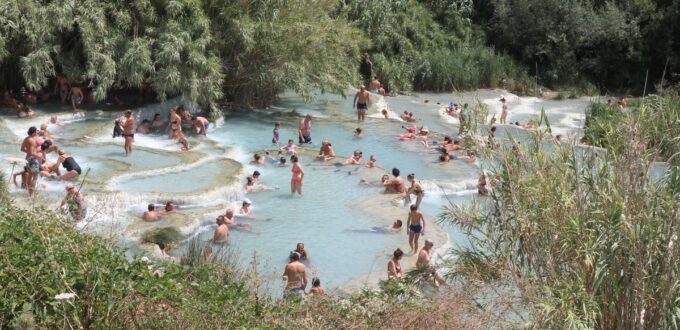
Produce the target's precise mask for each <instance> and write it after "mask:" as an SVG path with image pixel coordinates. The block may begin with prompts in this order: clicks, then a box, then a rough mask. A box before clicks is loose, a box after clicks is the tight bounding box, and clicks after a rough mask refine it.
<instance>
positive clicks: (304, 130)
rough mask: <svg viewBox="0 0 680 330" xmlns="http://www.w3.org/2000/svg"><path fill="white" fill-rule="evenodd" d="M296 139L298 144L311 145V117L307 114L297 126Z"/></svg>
mask: <svg viewBox="0 0 680 330" xmlns="http://www.w3.org/2000/svg"><path fill="white" fill-rule="evenodd" d="M298 139H299V142H300V144H303V143H312V116H311V115H309V114H308V115H306V116H305V118H303V119H302V120H300V125H299V126H298Z"/></svg>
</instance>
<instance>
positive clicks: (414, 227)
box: [406, 204, 425, 253]
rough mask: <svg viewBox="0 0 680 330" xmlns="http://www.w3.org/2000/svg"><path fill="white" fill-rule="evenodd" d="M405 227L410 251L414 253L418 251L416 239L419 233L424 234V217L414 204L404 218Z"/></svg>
mask: <svg viewBox="0 0 680 330" xmlns="http://www.w3.org/2000/svg"><path fill="white" fill-rule="evenodd" d="M406 229H407V230H406V234H407V235H408V245H409V246H410V247H411V252H413V253H416V252H418V239H419V238H420V235H425V218H424V217H423V214H422V213H420V212H419V211H418V207H417V206H416V205H415V204H413V205H411V212H409V214H408V220H406Z"/></svg>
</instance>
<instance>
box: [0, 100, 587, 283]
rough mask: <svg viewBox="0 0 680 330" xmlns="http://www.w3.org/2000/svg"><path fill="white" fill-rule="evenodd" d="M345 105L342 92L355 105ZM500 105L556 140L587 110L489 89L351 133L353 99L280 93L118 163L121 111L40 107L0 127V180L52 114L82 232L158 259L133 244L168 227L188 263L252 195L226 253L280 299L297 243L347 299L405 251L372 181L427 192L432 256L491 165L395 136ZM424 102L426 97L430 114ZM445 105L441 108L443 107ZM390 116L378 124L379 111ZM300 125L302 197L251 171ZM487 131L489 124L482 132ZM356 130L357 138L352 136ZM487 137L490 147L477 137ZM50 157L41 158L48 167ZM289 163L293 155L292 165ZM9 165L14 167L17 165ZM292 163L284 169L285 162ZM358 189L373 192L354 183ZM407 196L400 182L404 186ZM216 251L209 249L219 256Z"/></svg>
mask: <svg viewBox="0 0 680 330" xmlns="http://www.w3.org/2000/svg"><path fill="white" fill-rule="evenodd" d="M351 94H353V92H350V94H349V95H351ZM502 94H504V95H505V96H506V98H508V100H509V107H510V114H509V121H511V122H515V121H520V122H522V123H526V122H527V121H528V120H529V119H537V118H538V116H539V114H540V110H541V108H544V109H545V113H546V114H547V116H548V118H549V120H550V123H551V126H552V130H553V134H556V133H557V134H563V135H565V136H578V135H579V134H580V128H581V127H582V125H583V120H584V117H585V116H584V110H585V108H586V106H587V105H588V104H589V102H590V100H588V99H576V100H566V101H544V100H541V99H536V98H532V97H517V96H514V95H511V94H508V93H503V92H501V91H494V90H479V91H477V92H475V93H466V94H456V95H452V94H420V95H417V96H397V97H387V98H384V99H383V98H379V97H376V98H375V100H374V101H372V105H371V108H370V109H369V113H368V115H367V118H366V121H365V122H362V123H358V122H357V120H356V112H355V110H353V109H352V98H351V97H348V98H346V99H345V98H342V97H340V96H338V95H329V94H323V95H319V97H318V98H317V100H316V101H314V102H312V103H304V102H302V101H301V100H300V99H299V98H298V97H296V96H294V95H292V94H284V95H281V98H280V100H279V101H278V102H277V103H276V104H275V105H274V106H272V107H269V108H266V109H254V110H229V111H228V110H225V115H224V118H223V119H220V120H218V121H217V122H214V123H211V124H210V126H209V129H208V136H207V137H198V136H190V137H189V141H190V143H191V145H192V149H191V151H185V152H183V151H180V149H179V145H178V144H176V143H174V142H173V141H170V140H168V139H167V136H166V135H165V134H162V135H147V136H144V135H140V134H137V135H135V144H134V151H133V153H132V155H131V156H130V157H126V156H125V154H124V151H123V140H122V139H121V138H112V136H111V132H112V129H113V120H114V118H116V117H119V116H120V115H121V114H122V109H112V108H111V107H107V106H101V107H98V106H93V107H92V109H89V110H87V111H85V112H84V113H82V114H72V113H71V112H70V111H69V109H68V108H66V107H59V106H55V105H37V106H35V107H34V110H36V113H37V114H36V116H35V117H33V118H29V119H19V118H16V117H12V116H8V115H4V116H3V117H2V122H0V142H1V143H0V157H1V159H3V162H2V170H3V171H4V172H5V173H6V174H7V175H8V176H9V175H10V174H11V173H13V172H16V171H20V170H21V168H22V167H23V163H21V162H20V161H21V159H23V154H22V153H21V152H20V151H19V147H20V144H21V141H22V139H23V137H24V136H25V135H26V131H27V129H28V128H29V127H30V126H40V124H43V123H48V122H49V118H50V116H51V115H52V114H56V115H57V116H58V117H59V119H60V124H59V125H54V124H49V125H48V129H49V131H50V132H51V133H52V134H53V135H54V137H53V138H52V140H53V141H54V143H55V144H57V145H58V146H59V147H60V148H62V149H63V150H66V151H67V152H68V153H69V154H71V155H73V157H74V158H75V159H76V160H77V161H78V163H79V164H80V166H81V167H82V168H83V175H81V177H80V179H79V180H78V181H77V182H75V181H74V182H72V183H74V184H76V185H79V184H80V180H82V179H83V177H85V175H84V174H85V173H87V176H86V177H85V180H84V185H83V187H82V192H83V194H84V196H85V199H86V201H87V203H88V210H89V212H88V216H87V217H86V218H85V219H84V220H82V221H80V222H79V223H77V224H76V225H77V226H78V228H81V229H82V230H84V231H87V232H91V233H94V234H97V235H102V236H105V237H110V238H113V239H114V240H115V241H116V242H117V244H118V245H119V246H121V247H123V248H127V249H128V250H129V254H145V253H147V254H151V255H152V256H158V249H157V248H156V249H153V248H149V246H148V245H145V244H141V237H142V236H143V235H144V233H145V232H148V231H151V230H156V229H159V228H163V227H172V228H175V229H177V230H178V231H179V232H180V233H181V235H182V238H183V240H182V242H180V244H179V245H178V246H177V247H175V248H174V249H172V250H171V251H170V254H171V255H175V256H180V255H182V254H184V253H186V251H187V249H188V245H189V242H190V241H192V240H195V239H198V240H199V241H200V242H205V241H208V240H210V239H211V238H212V235H213V230H214V228H215V218H216V217H217V216H218V215H220V214H224V211H225V209H227V208H233V209H235V210H237V214H238V209H239V208H240V206H241V204H242V201H243V200H244V199H245V198H247V199H249V200H251V201H252V205H253V211H252V213H251V214H250V215H248V216H246V217H240V216H238V215H237V218H236V219H237V221H239V222H241V223H244V224H250V225H251V226H252V230H250V231H243V230H231V231H230V237H229V242H228V247H229V249H230V250H231V251H232V253H235V254H236V255H237V256H238V257H239V260H240V261H241V263H242V264H243V265H244V266H246V265H248V263H249V262H251V261H252V260H253V258H254V259H255V260H257V265H258V270H259V272H260V273H261V274H263V276H264V277H265V278H266V279H268V280H269V286H270V287H271V288H272V290H273V291H274V292H280V289H282V287H283V283H282V282H280V281H281V279H280V274H281V273H282V272H283V268H284V266H285V264H286V261H287V257H288V254H289V252H290V251H291V250H293V249H295V246H296V243H298V242H303V243H304V244H305V247H306V249H307V250H308V251H309V253H310V255H311V260H312V261H311V264H310V265H309V266H310V268H311V270H310V274H311V275H313V276H318V277H319V278H321V280H322V281H323V284H324V286H326V287H328V288H339V289H348V288H355V287H359V286H361V285H362V284H369V282H370V281H369V280H367V279H368V278H372V279H376V278H386V275H385V273H386V271H385V269H386V263H387V261H388V260H389V258H390V256H391V254H392V251H394V250H395V249H396V248H401V249H402V250H404V251H408V250H409V247H408V238H407V235H406V231H405V229H402V230H401V231H400V232H399V233H397V234H377V233H372V232H370V231H369V229H371V228H372V227H385V226H389V225H391V224H392V223H393V222H394V221H395V220H396V219H401V220H402V221H403V222H404V225H405V224H406V218H407V213H408V203H405V202H404V200H403V198H400V197H398V196H397V195H386V194H383V188H382V187H379V186H378V185H375V184H373V183H375V182H377V181H379V180H380V178H381V176H382V175H383V174H388V173H390V172H391V170H392V168H398V169H399V170H400V171H401V176H402V177H404V179H405V177H406V175H407V174H409V173H415V175H416V177H417V179H419V180H421V182H422V184H423V186H424V188H425V198H424V200H423V203H422V204H421V209H422V212H423V213H424V214H425V219H426V221H427V227H426V233H425V236H424V238H421V241H420V246H422V244H423V241H424V239H425V238H428V239H431V240H433V241H434V243H435V248H438V249H439V250H438V251H439V252H440V253H442V252H443V253H445V251H446V248H447V247H450V246H453V245H456V244H467V242H466V239H465V237H464V236H463V235H462V234H461V232H460V230H459V229H458V228H456V227H454V226H451V225H446V224H445V225H440V224H438V223H436V222H435V218H436V216H437V214H438V213H439V212H440V211H441V209H442V207H443V206H445V205H447V204H448V203H449V202H450V201H451V202H455V203H461V204H465V203H468V202H469V201H470V200H471V199H472V198H478V197H477V196H476V195H477V193H476V192H477V188H476V183H477V178H478V177H479V175H480V173H481V170H482V168H483V169H489V168H490V167H491V166H492V164H491V163H489V164H487V163H486V162H484V161H479V160H476V161H475V162H469V161H466V160H452V161H450V162H448V163H439V162H437V156H438V154H437V153H436V152H434V151H428V150H427V149H426V148H425V147H424V146H423V145H422V144H421V143H420V142H418V141H400V140H399V139H397V135H401V134H404V133H405V132H406V130H405V129H404V128H402V126H411V125H417V126H418V127H421V126H427V127H428V128H429V130H430V132H431V133H430V135H431V136H433V138H431V139H430V141H432V140H439V141H441V139H442V137H443V136H444V135H451V136H454V137H455V136H456V134H457V132H458V121H457V119H455V118H452V117H449V116H447V115H446V114H444V113H443V111H442V106H443V105H448V104H449V102H456V103H469V104H470V105H471V106H474V105H477V104H479V105H485V106H486V107H487V109H488V118H491V117H492V116H494V115H496V116H498V115H499V114H500V107H501V105H500V102H498V99H499V98H500V96H501V95H502ZM424 100H428V102H427V103H425V102H424ZM180 103H181V100H178V99H175V100H172V101H168V102H166V103H163V104H152V105H146V106H143V107H140V108H135V109H133V114H134V116H135V118H136V119H137V123H139V122H141V120H142V119H151V118H152V117H153V115H154V113H160V114H161V116H162V117H163V118H167V113H168V109H169V108H170V107H172V106H174V105H177V104H180ZM437 103H440V104H437ZM383 109H385V110H388V111H389V112H388V115H389V116H390V119H384V118H383V117H382V115H381V114H380V111H381V110H383ZM404 111H409V112H413V114H414V116H415V117H416V118H418V121H417V122H416V123H414V124H413V123H405V122H403V121H401V120H400V119H399V118H398V114H400V113H403V112H404ZM306 114H310V115H312V116H313V122H312V138H313V141H312V142H313V143H311V144H307V145H304V146H303V147H304V150H300V151H299V155H300V161H301V164H302V167H303V168H304V171H305V177H304V183H303V188H302V189H303V193H304V194H303V196H298V195H292V194H291V193H290V179H291V167H290V166H277V165H276V164H273V163H272V162H271V161H270V160H269V159H267V161H266V163H265V164H264V165H253V164H251V160H252V158H253V154H255V153H259V154H261V155H265V153H266V152H268V153H269V155H270V156H272V157H273V158H278V155H277V153H278V148H279V147H280V146H283V145H285V144H286V142H287V141H288V139H293V140H294V141H295V142H296V143H297V124H298V122H299V120H300V119H301V118H302V117H303V116H304V115H306ZM275 121H279V122H280V123H281V128H280V140H281V144H280V146H276V145H273V144H272V142H271V141H272V129H273V128H274V122H275ZM487 122H488V121H487ZM357 127H361V128H362V130H363V137H360V138H357V137H354V135H353V130H354V129H355V128H357ZM497 127H498V131H497V135H496V136H497V138H498V139H504V138H505V137H506V136H507V134H512V135H513V136H515V135H522V133H523V132H524V131H525V130H524V129H521V128H517V127H515V126H512V125H497ZM482 135H483V138H486V136H485V135H484V134H482ZM322 140H328V141H330V142H331V143H332V146H333V149H334V150H335V153H336V155H338V157H336V158H335V159H333V160H331V161H327V162H322V161H318V160H316V159H315V157H314V156H315V155H316V154H317V153H318V149H319V147H320V145H321V141H322ZM355 150H359V151H361V152H362V153H363V159H362V160H363V161H366V160H368V157H369V156H370V155H374V156H375V157H376V158H377V164H378V167H377V168H373V169H368V168H365V167H361V166H348V165H342V162H344V160H345V159H346V158H347V157H348V156H350V155H351V154H352V153H353V152H354V151H355ZM56 157H57V156H56V155H54V154H49V155H48V160H50V161H54V160H55V159H56ZM286 158H288V159H289V157H288V156H287V155H286ZM12 162H14V163H16V166H14V168H13V164H12ZM288 162H289V161H288ZM255 170H257V171H259V172H260V173H261V177H260V183H261V184H263V185H266V186H268V187H271V188H273V189H271V190H264V191H259V192H254V193H248V194H246V193H245V190H244V184H245V177H246V176H247V175H249V174H251V173H252V172H253V171H255ZM362 179H366V180H367V181H369V182H370V183H371V184H369V185H366V184H360V181H361V180H362ZM65 184H66V182H62V181H58V180H46V179H41V181H40V187H39V191H38V193H37V196H36V197H35V198H33V199H29V198H27V197H26V193H25V191H23V190H19V189H14V190H13V195H14V197H15V202H16V203H19V204H20V205H24V206H31V205H35V204H40V205H44V206H49V207H53V206H54V207H56V206H58V204H59V201H60V200H61V198H63V196H64V186H65ZM407 186H408V183H407ZM168 201H172V202H174V203H175V204H176V205H178V207H179V210H178V211H177V213H175V214H171V215H162V217H161V220H160V221H158V222H155V223H147V222H144V221H143V220H142V219H141V216H142V213H143V212H144V211H145V210H146V207H147V204H149V203H154V204H157V205H159V206H161V205H163V204H165V203H166V202H168ZM215 249H220V247H219V246H214V247H213V250H215ZM414 263H415V256H412V255H406V256H405V260H404V262H403V265H404V266H405V267H410V266H412V265H413V264H414Z"/></svg>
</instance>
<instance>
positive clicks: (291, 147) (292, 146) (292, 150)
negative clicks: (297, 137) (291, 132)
mask: <svg viewBox="0 0 680 330" xmlns="http://www.w3.org/2000/svg"><path fill="white" fill-rule="evenodd" d="M296 148H297V146H296V145H295V141H293V140H292V139H290V140H288V144H287V145H286V146H284V147H282V148H281V151H285V152H287V153H289V154H291V155H294V154H295V149H296Z"/></svg>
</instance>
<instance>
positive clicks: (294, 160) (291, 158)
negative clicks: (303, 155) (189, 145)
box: [290, 155, 298, 163]
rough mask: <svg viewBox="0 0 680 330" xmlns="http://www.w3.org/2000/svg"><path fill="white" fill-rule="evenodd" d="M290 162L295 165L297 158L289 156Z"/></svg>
mask: <svg viewBox="0 0 680 330" xmlns="http://www.w3.org/2000/svg"><path fill="white" fill-rule="evenodd" d="M290 161H291V162H293V163H297V161H298V157H297V156H296V155H292V156H290Z"/></svg>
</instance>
